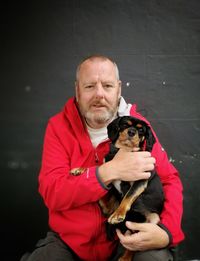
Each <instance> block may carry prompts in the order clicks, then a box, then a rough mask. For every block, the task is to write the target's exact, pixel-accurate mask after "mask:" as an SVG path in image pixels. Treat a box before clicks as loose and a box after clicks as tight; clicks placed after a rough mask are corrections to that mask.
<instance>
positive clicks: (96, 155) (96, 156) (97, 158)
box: [95, 151, 99, 163]
mask: <svg viewBox="0 0 200 261" xmlns="http://www.w3.org/2000/svg"><path fill="white" fill-rule="evenodd" d="M98 162H99V157H98V154H97V152H96V151H95V163H98Z"/></svg>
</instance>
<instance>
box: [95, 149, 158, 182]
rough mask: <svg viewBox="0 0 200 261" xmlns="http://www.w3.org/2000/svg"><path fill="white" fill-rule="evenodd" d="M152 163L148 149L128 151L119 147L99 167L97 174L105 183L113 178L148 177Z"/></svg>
mask: <svg viewBox="0 0 200 261" xmlns="http://www.w3.org/2000/svg"><path fill="white" fill-rule="evenodd" d="M154 164H155V158H153V157H152V156H151V153H150V152H148V151H135V152H128V151H125V150H123V149H120V150H119V151H118V152H117V154H116V155H115V157H114V158H113V159H112V160H111V161H108V162H106V163H104V164H103V165H101V166H100V167H99V174H100V177H101V179H102V181H103V182H104V183H105V184H106V185H107V184H109V183H110V182H112V181H114V180H124V181H136V180H139V179H148V178H149V177H150V174H151V171H152V170H153V169H154Z"/></svg>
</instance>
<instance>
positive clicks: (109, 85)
mask: <svg viewBox="0 0 200 261" xmlns="http://www.w3.org/2000/svg"><path fill="white" fill-rule="evenodd" d="M104 87H105V88H108V89H109V88H113V85H112V84H104Z"/></svg>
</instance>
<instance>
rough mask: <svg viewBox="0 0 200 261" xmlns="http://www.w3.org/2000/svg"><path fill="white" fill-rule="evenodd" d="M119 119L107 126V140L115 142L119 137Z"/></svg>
mask: <svg viewBox="0 0 200 261" xmlns="http://www.w3.org/2000/svg"><path fill="white" fill-rule="evenodd" d="M120 120H121V117H118V118H117V119H115V120H113V121H112V122H111V123H110V124H108V126H107V130H108V138H109V139H110V140H111V141H112V142H115V141H116V140H117V138H118V136H119V123H120Z"/></svg>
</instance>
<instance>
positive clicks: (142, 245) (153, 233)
mask: <svg viewBox="0 0 200 261" xmlns="http://www.w3.org/2000/svg"><path fill="white" fill-rule="evenodd" d="M126 226H127V228H128V229H129V230H131V232H130V231H128V230H127V232H126V233H125V234H124V235H123V234H122V233H121V232H120V231H119V230H118V229H117V230H116V231H117V235H118V237H119V240H120V242H121V244H122V245H123V246H124V247H125V248H127V249H129V250H131V251H145V250H151V249H159V248H164V247H167V245H168V244H169V236H168V234H167V232H166V231H165V230H163V229H162V228H160V227H159V226H158V225H156V224H151V223H134V222H129V221H128V222H126Z"/></svg>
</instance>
